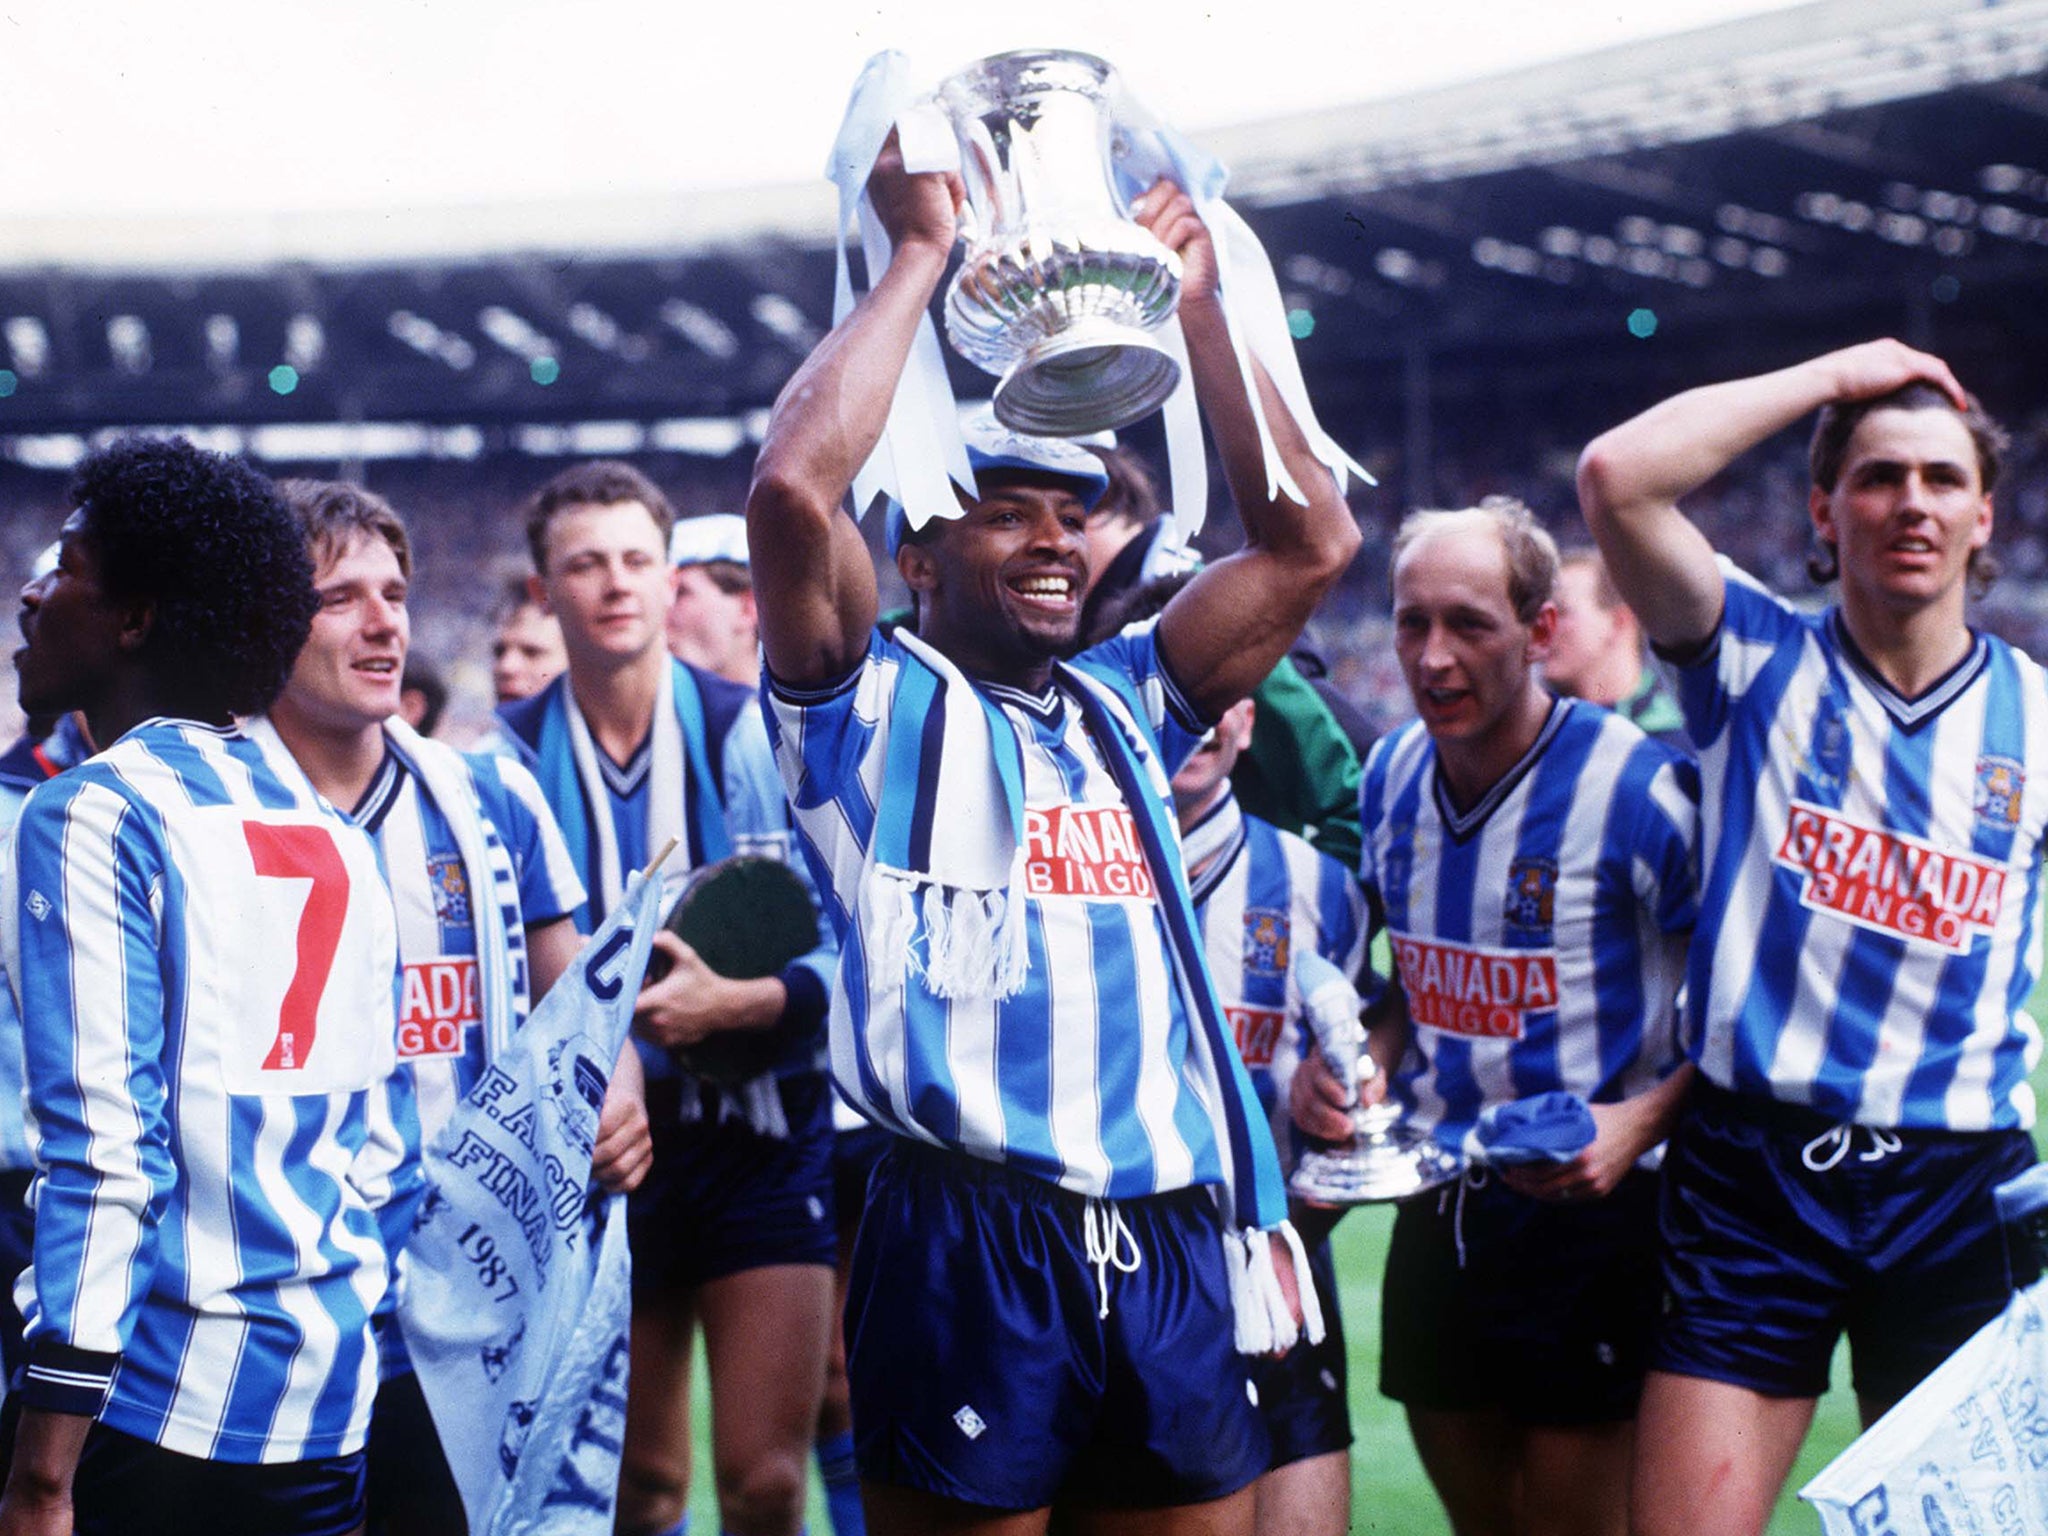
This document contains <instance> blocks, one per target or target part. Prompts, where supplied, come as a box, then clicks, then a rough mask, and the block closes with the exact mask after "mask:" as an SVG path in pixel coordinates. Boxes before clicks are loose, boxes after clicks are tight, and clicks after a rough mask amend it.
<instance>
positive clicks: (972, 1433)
mask: <svg viewBox="0 0 2048 1536" xmlns="http://www.w3.org/2000/svg"><path fill="white" fill-rule="evenodd" d="M953 1422H954V1423H955V1424H956V1425H958V1426H959V1429H960V1433H961V1434H963V1435H965V1436H966V1437H967V1438H968V1439H970V1440H979V1439H980V1438H981V1437H982V1435H983V1433H984V1432H986V1430H987V1429H988V1425H987V1424H986V1423H985V1422H983V1420H982V1417H981V1415H980V1414H978V1413H976V1412H975V1411H974V1410H973V1409H972V1408H971V1407H969V1406H968V1405H967V1404H966V1403H962V1404H961V1405H960V1406H959V1407H958V1408H955V1409H954V1410H953Z"/></svg>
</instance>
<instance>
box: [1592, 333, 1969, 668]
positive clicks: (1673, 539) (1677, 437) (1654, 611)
mask: <svg viewBox="0 0 2048 1536" xmlns="http://www.w3.org/2000/svg"><path fill="white" fill-rule="evenodd" d="M1915 380H1924V381H1926V382H1928V383H1930V384H1934V385H1936V386H1937V387H1938V388H1940V389H1942V390H1943V391H1945V392H1946V393H1947V394H1948V395H1949V396H1950V397H1951V398H1952V399H1954V400H1955V401H1956V402H1957V404H1958V407H1960V406H1961V405H1962V403H1963V398H1964V397H1963V390H1962V386H1961V385H1960V384H1958V383H1957V382H1956V380H1955V376H1954V375H1953V374H1952V373H1950V372H1949V370H1948V365H1947V364H1946V363H1944V362H1942V360H1941V359H1940V358H1938V357H1931V356H1929V355H1928V354H1927V353H1925V352H1916V351H1914V350H1913V349H1912V348H1911V347H1907V346H1904V345H1902V344H1901V343H1899V342H1896V341H1873V342H1866V343H1864V344H1863V345H1862V346H1857V347H1849V348H1846V349H1844V350H1843V351H1840V352H1830V353H1827V354H1826V355H1825V356H1822V357H1816V358H1812V359H1810V360H1808V361H1807V362H1803V363H1798V364H1795V365H1794V366H1792V367H1790V368H1781V369H1779V370H1778V371H1777V372H1776V373H1765V374H1759V375H1757V376H1756V377H1754V378H1748V379H1735V380H1732V381H1730V382H1729V383H1726V384H1709V385H1707V386H1705V387H1704V388H1701V389H1689V390H1687V391H1686V392H1685V393H1684V394H1682V395H1674V396H1672V397H1671V398H1670V399H1669V400H1666V401H1664V402H1663V403H1662V404H1660V405H1655V406H1652V407H1651V408H1650V409H1649V410H1647V411H1645V412H1643V414H1642V415H1640V416H1637V417H1635V418H1633V419H1632V420H1629V421H1625V422H1623V423H1622V424H1621V425H1620V426H1618V427H1615V428H1614V429H1613V430H1611V431H1608V432H1605V433H1602V434H1601V435H1600V436H1599V437H1597V438H1595V439H1594V440H1593V441H1592V442H1591V443H1590V444H1588V445H1587V447H1586V451H1585V452H1584V453H1583V454H1581V455H1580V456H1579V505H1580V507H1581V508H1582V509H1583V510H1584V512H1585V515H1586V526H1587V528H1588V529H1590V530H1591V532H1592V535H1593V538H1594V541H1595V542H1596V543H1598V544H1599V546H1600V553H1601V554H1602V555H1603V556H1604V557H1605V558H1606V561H1607V569H1608V570H1609V571H1610V572H1612V573H1613V576H1614V584H1615V586H1616V587H1617V588H1618V589H1619V590H1620V592H1621V595H1622V597H1623V598H1624V599H1626V600H1627V602H1628V605H1629V606H1630V607H1631V608H1633V609H1634V610H1635V611H1636V616H1637V618H1639V619H1640V620H1641V621H1642V626H1643V632H1644V633H1645V634H1647V635H1648V636H1649V637H1650V639H1651V640H1653V641H1654V642H1656V643H1657V644H1658V645H1660V646H1663V647H1665V648H1666V649H1669V650H1680V651H1682V650H1684V649H1686V648H1688V647H1691V646H1697V645H1700V644H1703V643H1704V642H1705V641H1706V640H1708V639H1709V638H1710V637H1711V636H1712V635H1713V633H1714V631H1715V629H1716V628H1717V627H1718V626H1719V625H1720V622H1721V605H1722V601H1723V592H1722V584H1721V573H1720V569H1719V567H1717V566H1716V565H1715V563H1714V550H1713V546H1712V545H1710V544H1709V543H1708V542H1707V539H1706V535H1704V534H1702V533H1701V532H1700V531H1699V529H1698V528H1696V527H1694V526H1693V524H1692V522H1691V521H1690V520H1689V519H1688V518H1687V517H1686V516H1685V514H1684V513H1682V512H1680V511H1679V510H1678V502H1679V498H1681V497H1683V496H1685V495H1687V494H1689V493H1690V492H1692V491H1695V490H1697V489H1699V487H1700V486H1702V485H1704V484H1706V482H1707V481H1709V480H1711V479H1712V478H1713V477H1714V476H1715V475H1718V474H1719V473H1720V472H1721V471H1722V470H1724V469H1726V468H1727V467H1728V466H1729V465H1730V464H1732V463H1734V462H1735V460H1736V459H1738V458H1740V457H1741V456H1742V455H1743V454H1745V453H1747V452H1748V451H1749V450H1750V449H1752V448H1754V447H1755V446H1756V445H1757V444H1758V443H1761V442H1762V441H1764V439H1765V438H1768V437H1770V436H1772V435H1773V434H1775V433H1778V432H1781V431H1783V430H1784V429H1785V428H1786V427H1789V426H1791V425H1792V424H1793V423H1794V422H1796V421H1798V420H1799V419H1800V418H1801V417H1802V416H1805V415H1806V414H1807V413H1808V412H1810V411H1815V410H1818V409H1819V408H1820V407H1821V406H1823V405H1826V404H1828V403H1829V402H1831V401H1837V400H1864V399H1870V398H1872V397H1874V396H1877V395H1883V394H1889V393H1890V392H1891V391H1892V390H1895V389H1898V388H1900V387H1901V386H1903V385H1906V384H1910V383H1912V382H1914V381H1915Z"/></svg>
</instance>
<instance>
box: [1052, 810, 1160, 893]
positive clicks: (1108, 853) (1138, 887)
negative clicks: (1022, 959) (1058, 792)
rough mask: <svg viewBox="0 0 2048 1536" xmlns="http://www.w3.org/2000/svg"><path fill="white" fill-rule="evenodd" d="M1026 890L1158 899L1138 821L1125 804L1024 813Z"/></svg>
mask: <svg viewBox="0 0 2048 1536" xmlns="http://www.w3.org/2000/svg"><path fill="white" fill-rule="evenodd" d="M1024 888H1025V890H1026V891H1028V892H1029V893H1030V894H1031V895H1033V896H1087V897H1097V898H1106V899H1110V900H1115V899H1117V898H1120V897H1130V898H1134V899H1137V900H1141V901H1150V900H1152V898H1153V888H1152V871H1151V868H1150V867H1149V866H1148V865H1147V864H1146V863H1145V845H1144V844H1143V843H1142V842H1140V841H1139V840H1138V824H1137V822H1136V821H1135V820H1133V819H1132V817H1131V813H1130V811H1129V810H1127V809H1126V808H1125V807H1123V806H1121V805H1109V806H1097V807H1088V806H1078V805H1055V806H1051V807H1049V808H1047V809H1045V810H1031V809H1028V808H1027V809H1026V810H1025V812H1024Z"/></svg>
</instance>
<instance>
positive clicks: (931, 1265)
mask: <svg viewBox="0 0 2048 1536" xmlns="http://www.w3.org/2000/svg"><path fill="white" fill-rule="evenodd" d="M1088 1206H1089V1202H1088V1201H1086V1200H1084V1199H1083V1198H1082V1197H1081V1196H1079V1195H1074V1194H1069V1193H1068V1192H1066V1191H1065V1190H1062V1189H1059V1188H1057V1187H1055V1186H1054V1185H1051V1184H1048V1183H1045V1182H1044V1181H1042V1180H1039V1179H1034V1178H1030V1177H1028V1176H1026V1175H1023V1174H1017V1173H1012V1172H1010V1171H1009V1170H1008V1169H1005V1168H1002V1167H1000V1166H999V1165H997V1164H994V1163H985V1162H982V1161H979V1160H978V1159H973V1158H968V1157H965V1156H962V1155H959V1154H957V1153H951V1152H941V1151H937V1150H935V1149H932V1148H928V1147H925V1146H922V1145H919V1144H916V1143H912V1142H909V1141H906V1140H900V1139H899V1140H897V1141H896V1142H895V1143H894V1144H893V1145H892V1146H891V1147H890V1148H889V1150H888V1152H887V1153H885V1154H884V1156H883V1158H882V1160H881V1162H880V1164H879V1165H878V1166H877V1167H876V1169H875V1173H874V1178H873V1180H872V1182H871V1183H870V1184H869V1186H868V1202H867V1208H866V1210H865V1211H864V1212H863V1214H862V1216H861V1224H860V1236H859V1237H858V1238H857V1239H856V1241H855V1243H854V1249H853V1273H852V1283H851V1285H850V1286H849V1288H848V1291H847V1297H846V1354H847V1362H846V1369H847V1377H848V1380H849V1384H850V1386H851V1389H852V1396H853V1423H854V1436H855V1456H856V1461H857V1463H858V1465H859V1467H860V1475H861V1477H862V1479H863V1480H865V1481H868V1482H874V1483H884V1484H889V1485H893V1486H898V1487H909V1488H918V1489H922V1490H924V1491H925V1492H927V1493H932V1494H937V1495H939V1496H941V1497H943V1498H948V1499H955V1500H959V1501H961V1502H963V1503H967V1504H973V1505H979V1506H982V1507H985V1508H992V1509H1039V1508H1043V1507H1044V1506H1046V1505H1049V1504H1053V1503H1060V1504H1064V1505H1079V1506H1084V1507H1087V1506H1096V1507H1121V1508H1152V1509H1156V1508H1168V1507H1171V1506H1174V1505H1180V1504H1196V1503H1201V1502H1204V1501H1206V1500H1210V1499H1219V1498H1222V1497H1223V1496H1224V1495H1226V1494H1230V1493H1234V1492H1236V1491H1237V1490H1238V1489H1239V1488H1242V1487H1244V1486H1245V1485H1247V1484H1248V1483H1250V1482H1251V1481H1252V1480H1253V1479H1255V1478H1256V1477H1258V1475H1259V1474H1260V1473H1261V1472H1263V1471H1264V1470H1265V1469H1266V1463H1267V1446H1266V1429H1265V1425H1264V1424H1263V1423H1262V1422H1261V1421H1260V1418H1259V1415H1258V1413H1257V1411H1256V1410H1255V1409H1254V1408H1253V1407H1252V1404H1251V1390H1250V1385H1251V1384H1250V1381H1249V1379H1248V1377H1247V1376H1246V1372H1245V1362H1244V1359H1243V1357H1242V1356H1240V1355H1239V1354H1238V1353H1237V1352H1236V1349H1235V1347H1234V1345H1233V1343H1232V1318H1231V1309H1230V1282H1229V1278H1228V1276H1227V1274H1226V1273H1225V1269H1224V1255H1223V1240H1222V1235H1221V1226H1220V1223H1219V1219H1218V1217H1217V1214H1216V1205H1215V1198H1214V1195H1213V1193H1212V1192H1211V1191H1210V1190H1208V1189H1187V1190H1180V1191H1177V1192H1176V1193H1173V1194H1169V1195H1155V1196H1152V1197H1150V1198H1148V1199H1142V1200H1124V1201H1118V1202H1116V1204H1115V1206H1114V1209H1115V1211H1117V1212H1119V1213H1121V1215H1122V1218H1123V1222H1124V1224H1125V1225H1126V1226H1127V1227H1128V1229H1129V1233H1130V1238H1131V1240H1132V1242H1131V1243H1128V1244H1123V1245H1120V1249H1121V1252H1122V1254H1123V1256H1124V1258H1125V1261H1126V1262H1127V1263H1128V1260H1129V1254H1130V1253H1131V1251H1132V1248H1133V1246H1134V1247H1135V1251H1136V1252H1137V1254H1138V1255H1140V1257H1139V1260H1138V1263H1137V1265H1136V1268H1135V1269H1132V1270H1130V1271H1129V1272H1128V1273H1126V1272H1124V1271H1123V1270H1121V1269H1118V1268H1114V1267H1113V1268H1110V1269H1109V1270H1108V1272H1107V1277H1106V1280H1107V1292H1108V1311H1109V1315H1108V1317H1107V1318H1104V1317H1102V1316H1101V1315H1100V1313H1101V1311H1102V1306H1103V1292H1102V1288H1101V1287H1100V1286H1099V1285H1098V1279H1097V1269H1096V1266H1095V1265H1094V1264H1093V1263H1091V1262H1090V1261H1089V1259H1088V1253H1087V1242H1086V1237H1085V1234H1084V1223H1085V1222H1086V1221H1087V1219H1088V1218H1087V1215H1086V1211H1087V1209H1088ZM1109 1209H1110V1206H1109V1205H1108V1203H1107V1202H1103V1203H1101V1204H1100V1205H1099V1206H1098V1207H1097V1215H1098V1217H1100V1216H1102V1215H1104V1214H1106V1213H1107V1212H1108V1210H1109Z"/></svg>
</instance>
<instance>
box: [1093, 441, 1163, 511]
mask: <svg viewBox="0 0 2048 1536" xmlns="http://www.w3.org/2000/svg"><path fill="white" fill-rule="evenodd" d="M1089 452H1091V453H1093V454H1094V455H1095V457H1097V458H1098V459H1100V460H1102V467H1103V468H1104V469H1106V470H1108V471H1109V488H1108V489H1107V490H1105V491H1104V492H1103V493H1102V495H1101V496H1100V497H1099V498H1098V499H1097V501H1096V503H1095V506H1094V507H1093V508H1092V509H1091V511H1090V513H1089V515H1090V516H1091V517H1105V516H1106V517H1117V518H1121V519H1123V520H1124V521H1125V522H1127V523H1136V524H1137V525H1138V526H1139V527H1141V528H1149V527H1150V526H1151V525H1152V524H1154V523H1156V522H1158V521H1159V513H1160V510H1161V503H1160V500H1159V483H1158V482H1157V481H1156V480H1154V479H1153V478H1152V471H1151V469H1150V468H1149V467H1147V465H1146V463H1145V461H1144V460H1143V459H1142V458H1140V457H1139V456H1138V455H1137V454H1135V453H1133V452H1131V450H1130V449H1128V448H1123V447H1117V448H1091V449H1090V450H1089Z"/></svg>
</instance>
